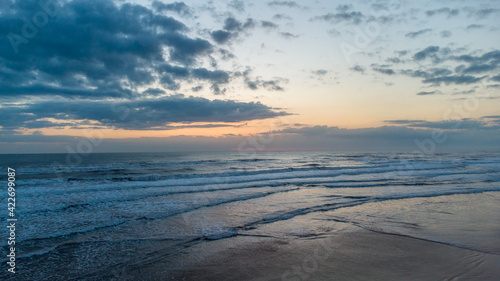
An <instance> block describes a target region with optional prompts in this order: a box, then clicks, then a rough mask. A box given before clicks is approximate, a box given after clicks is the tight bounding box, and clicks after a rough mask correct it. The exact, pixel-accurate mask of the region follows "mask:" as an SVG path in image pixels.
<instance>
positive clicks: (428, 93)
mask: <svg viewBox="0 0 500 281" xmlns="http://www.w3.org/2000/svg"><path fill="white" fill-rule="evenodd" d="M435 94H440V92H438V91H432V92H419V93H418V94H417V95H418V96H429V95H435Z"/></svg>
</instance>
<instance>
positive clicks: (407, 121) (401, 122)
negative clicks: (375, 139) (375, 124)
mask: <svg viewBox="0 0 500 281" xmlns="http://www.w3.org/2000/svg"><path fill="white" fill-rule="evenodd" d="M384 122H385V123H389V124H394V125H406V124H413V123H421V122H425V121H424V120H408V119H399V120H385V121H384Z"/></svg>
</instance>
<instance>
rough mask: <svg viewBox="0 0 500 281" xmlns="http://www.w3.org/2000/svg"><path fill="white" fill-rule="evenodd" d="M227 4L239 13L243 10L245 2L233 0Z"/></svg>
mask: <svg viewBox="0 0 500 281" xmlns="http://www.w3.org/2000/svg"><path fill="white" fill-rule="evenodd" d="M228 6H229V7H231V8H233V9H235V10H236V11H238V12H240V13H242V12H244V11H245V2H244V1H241V0H233V1H231V2H229V4H228Z"/></svg>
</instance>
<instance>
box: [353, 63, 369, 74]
mask: <svg viewBox="0 0 500 281" xmlns="http://www.w3.org/2000/svg"><path fill="white" fill-rule="evenodd" d="M351 70H352V71H356V72H360V73H365V71H366V68H364V67H362V66H361V65H355V66H353V67H351Z"/></svg>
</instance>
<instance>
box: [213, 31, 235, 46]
mask: <svg viewBox="0 0 500 281" xmlns="http://www.w3.org/2000/svg"><path fill="white" fill-rule="evenodd" d="M210 35H211V36H212V39H214V41H215V42H217V43H219V44H224V43H227V42H228V41H229V39H230V38H231V33H230V32H227V31H225V30H216V31H213V32H212V33H211V34H210Z"/></svg>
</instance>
